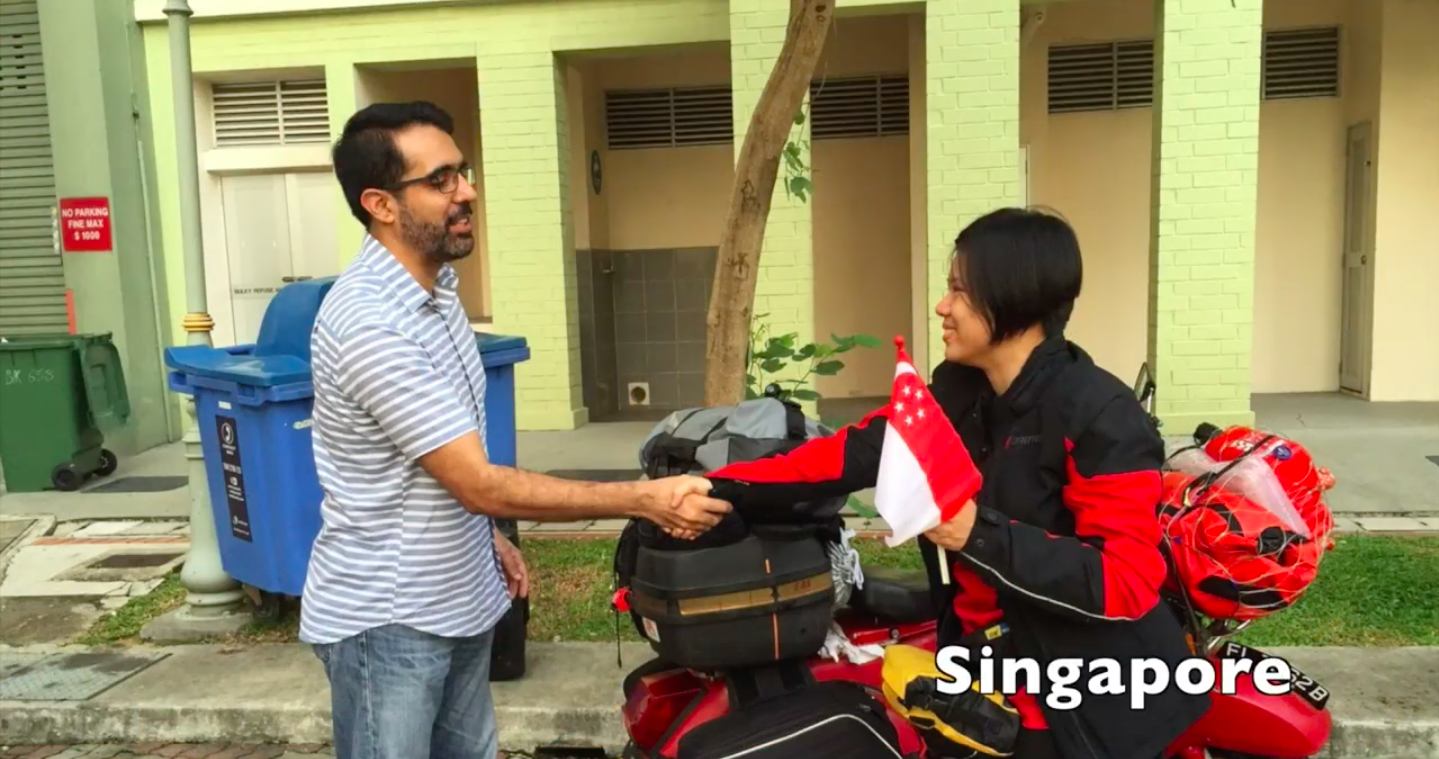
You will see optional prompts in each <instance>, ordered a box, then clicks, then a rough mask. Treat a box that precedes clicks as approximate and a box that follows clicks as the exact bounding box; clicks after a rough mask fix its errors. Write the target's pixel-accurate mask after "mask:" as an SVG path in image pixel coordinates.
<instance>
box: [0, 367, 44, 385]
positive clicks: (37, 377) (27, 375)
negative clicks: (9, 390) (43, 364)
mask: <svg viewBox="0 0 1439 759" xmlns="http://www.w3.org/2000/svg"><path fill="white" fill-rule="evenodd" d="M54 381H55V370H54V369H6V370H5V378H4V382H3V384H4V385H5V386H7V387H8V386H10V385H43V384H47V383H50V382H54Z"/></svg>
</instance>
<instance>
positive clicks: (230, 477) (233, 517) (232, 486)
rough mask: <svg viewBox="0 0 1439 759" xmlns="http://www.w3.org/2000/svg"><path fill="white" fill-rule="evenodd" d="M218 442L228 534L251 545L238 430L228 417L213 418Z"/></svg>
mask: <svg viewBox="0 0 1439 759" xmlns="http://www.w3.org/2000/svg"><path fill="white" fill-rule="evenodd" d="M215 424H216V425H217V427H218V430H217V432H218V433H219V440H220V471H221V473H222V474H223V476H224V478H225V501H226V502H227V503H228V504H229V505H230V534H231V535H234V536H235V537H236V538H238V539H240V540H243V541H245V542H246V543H253V542H254V538H253V537H251V535H250V509H249V506H248V505H247V504H246V503H245V473H244V472H243V471H241V469H240V430H239V426H238V425H236V424H235V420H234V419H232V418H230V417H228V416H217V417H215Z"/></svg>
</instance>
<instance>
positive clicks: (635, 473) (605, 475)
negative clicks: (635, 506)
mask: <svg viewBox="0 0 1439 759" xmlns="http://www.w3.org/2000/svg"><path fill="white" fill-rule="evenodd" d="M545 474H548V475H549V476H551V477H559V478H560V479H565V480H588V481H590V482H633V481H635V480H638V479H639V478H641V477H643V476H644V474H645V473H644V472H642V471H640V470H638V469H555V470H553V471H549V472H545Z"/></svg>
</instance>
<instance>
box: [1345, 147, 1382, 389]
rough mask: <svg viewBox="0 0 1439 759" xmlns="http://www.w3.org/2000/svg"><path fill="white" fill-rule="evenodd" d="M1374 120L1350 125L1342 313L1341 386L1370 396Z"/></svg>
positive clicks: (1346, 153) (1346, 154)
mask: <svg viewBox="0 0 1439 759" xmlns="http://www.w3.org/2000/svg"><path fill="white" fill-rule="evenodd" d="M1372 156H1373V140H1372V127H1371V125H1370V122H1367V121H1366V122H1362V123H1359V124H1355V125H1354V126H1351V127H1350V128H1349V131H1348V135H1347V140H1346V150H1345V177H1344V186H1345V191H1344V255H1343V265H1344V286H1343V290H1344V295H1343V306H1342V310H1341V312H1340V314H1341V317H1340V318H1341V321H1340V326H1339V329H1340V348H1339V387H1340V389H1341V390H1343V391H1345V392H1349V393H1353V394H1356V395H1359V396H1362V397H1367V396H1368V394H1369V361H1370V354H1371V350H1370V349H1371V345H1372V340H1371V338H1372V337H1373V330H1372V328H1371V325H1372V323H1373V299H1372V297H1371V295H1372V285H1373V278H1372V276H1371V272H1372V271H1373V263H1374V251H1373V247H1374V230H1373V225H1372V224H1371V219H1372V218H1373V214H1372V213H1371V211H1372V209H1373V203H1374V173H1373V167H1374V161H1373V157H1372Z"/></svg>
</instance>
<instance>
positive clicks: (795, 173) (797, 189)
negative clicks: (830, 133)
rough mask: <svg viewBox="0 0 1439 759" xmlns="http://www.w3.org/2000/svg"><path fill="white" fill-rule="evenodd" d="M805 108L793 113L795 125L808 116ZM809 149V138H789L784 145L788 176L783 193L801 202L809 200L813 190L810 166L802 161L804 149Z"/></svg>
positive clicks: (802, 121)
mask: <svg viewBox="0 0 1439 759" xmlns="http://www.w3.org/2000/svg"><path fill="white" fill-rule="evenodd" d="M806 110H807V109H804V108H801V109H800V112H799V113H797V114H795V116H794V123H795V126H801V125H803V124H804V122H805V120H806V119H807V118H808V114H807V113H806ZM806 150H809V140H790V141H789V142H786V143H785V145H784V153H783V154H782V157H783V158H784V170H785V175H786V176H787V177H788V178H787V179H786V180H785V183H784V191H785V194H787V195H789V196H790V197H791V198H794V199H796V200H798V201H799V202H801V203H806V202H809V194H810V193H811V192H813V191H814V182H813V180H811V179H810V178H809V174H810V166H809V165H808V164H806V163H805V162H804V151H806Z"/></svg>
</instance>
